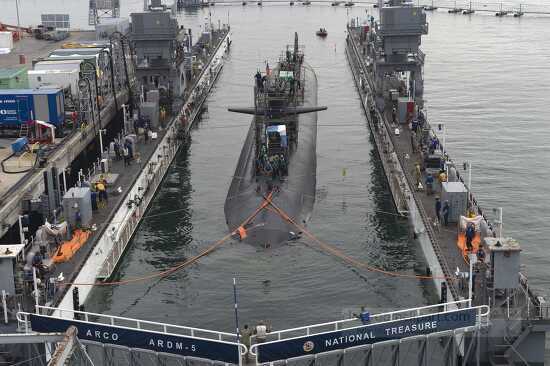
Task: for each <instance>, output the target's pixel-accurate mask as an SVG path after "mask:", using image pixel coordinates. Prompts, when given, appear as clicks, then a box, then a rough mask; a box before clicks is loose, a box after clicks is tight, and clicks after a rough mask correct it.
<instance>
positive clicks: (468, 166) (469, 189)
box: [463, 161, 472, 207]
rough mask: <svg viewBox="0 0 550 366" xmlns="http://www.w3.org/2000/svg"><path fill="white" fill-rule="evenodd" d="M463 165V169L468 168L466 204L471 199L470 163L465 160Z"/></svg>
mask: <svg viewBox="0 0 550 366" xmlns="http://www.w3.org/2000/svg"><path fill="white" fill-rule="evenodd" d="M463 167H464V170H466V169H468V204H470V203H471V199H472V163H471V162H470V161H465V162H464V165H463ZM470 207H471V205H470Z"/></svg>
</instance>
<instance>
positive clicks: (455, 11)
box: [448, 1, 464, 14]
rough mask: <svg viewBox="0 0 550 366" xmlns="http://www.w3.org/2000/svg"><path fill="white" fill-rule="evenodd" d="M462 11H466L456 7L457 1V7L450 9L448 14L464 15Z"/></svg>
mask: <svg viewBox="0 0 550 366" xmlns="http://www.w3.org/2000/svg"><path fill="white" fill-rule="evenodd" d="M462 10H464V9H462V8H457V7H456V1H455V7H454V8H452V9H449V11H448V13H449V14H458V13H462Z"/></svg>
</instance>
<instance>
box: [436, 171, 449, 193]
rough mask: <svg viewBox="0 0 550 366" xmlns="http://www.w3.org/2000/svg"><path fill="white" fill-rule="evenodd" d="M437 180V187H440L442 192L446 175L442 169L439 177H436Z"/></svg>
mask: <svg viewBox="0 0 550 366" xmlns="http://www.w3.org/2000/svg"><path fill="white" fill-rule="evenodd" d="M437 180H438V182H439V185H440V187H441V190H442V191H443V182H446V181H447V173H445V170H444V169H441V170H440V171H439V175H438V176H437Z"/></svg>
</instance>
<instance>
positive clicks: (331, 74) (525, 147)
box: [0, 0, 550, 331]
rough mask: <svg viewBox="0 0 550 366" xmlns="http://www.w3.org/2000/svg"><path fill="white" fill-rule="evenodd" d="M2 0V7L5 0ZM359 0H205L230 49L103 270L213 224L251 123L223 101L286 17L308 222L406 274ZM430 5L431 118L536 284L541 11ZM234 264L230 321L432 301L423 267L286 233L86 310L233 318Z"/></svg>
mask: <svg viewBox="0 0 550 366" xmlns="http://www.w3.org/2000/svg"><path fill="white" fill-rule="evenodd" d="M2 3H4V4H5V5H6V6H12V2H11V1H6V0H0V4H2ZM22 3H23V4H21V5H20V6H22V7H24V11H22V23H23V24H27V23H36V22H37V20H36V19H37V18H38V17H39V14H40V13H42V12H50V13H54V12H60V13H66V12H70V13H71V19H72V24H73V26H74V27H85V23H86V22H87V12H86V6H87V1H79V2H76V1H56V2H55V4H54V3H53V2H51V3H52V4H48V9H47V11H46V10H44V11H40V12H37V10H35V9H40V7H42V8H44V5H42V2H38V0H36V1H33V0H27V1H25V2H22ZM524 3H527V1H524ZM529 4H532V5H533V6H534V5H540V1H537V0H532V1H531V2H529ZM122 5H123V7H125V8H123V9H122V13H123V14H126V13H128V11H129V10H132V11H133V10H139V9H140V7H141V5H142V2H141V1H135V0H134V1H129V2H123V4H122ZM436 5H437V1H436ZM367 9H369V10H370V9H371V8H367ZM364 10H365V7H359V6H357V7H355V8H353V9H350V10H346V9H344V8H331V7H330V6H320V5H313V6H311V7H303V6H301V5H298V4H297V5H295V6H294V7H289V6H288V5H285V4H279V5H264V7H262V8H260V7H257V6H256V5H255V3H250V4H249V6H247V7H241V6H240V5H236V6H231V7H229V6H219V5H217V6H216V7H214V8H211V11H212V19H213V20H214V21H217V20H218V19H221V21H222V22H226V21H227V18H228V17H229V20H230V22H231V26H232V30H233V39H234V43H233V47H232V50H231V59H230V61H229V62H228V63H227V64H226V66H225V68H224V70H223V73H222V75H221V78H220V80H219V81H218V84H217V87H216V88H215V90H214V91H213V93H212V95H211V97H210V98H209V102H208V105H209V109H208V112H207V113H205V114H204V116H203V119H202V121H201V122H200V123H199V125H198V128H197V129H196V130H195V131H193V134H192V143H191V144H190V146H189V147H188V148H186V149H182V151H181V153H180V154H179V156H178V158H177V160H176V163H175V164H174V165H173V166H172V168H171V170H170V172H169V174H168V176H167V178H166V181H165V182H164V184H163V186H162V188H161V190H160V192H159V194H158V196H157V198H156V199H155V201H154V203H153V206H152V208H151V210H150V211H149V213H148V214H149V215H154V214H158V213H162V212H166V211H170V210H179V211H178V212H177V213H174V214H171V215H162V216H157V217H153V218H150V219H147V220H146V221H145V222H144V223H143V225H142V226H141V227H140V229H139V230H138V232H137V235H136V237H135V238H134V240H133V242H132V243H131V248H130V250H129V251H128V253H127V255H126V256H125V258H124V260H123V262H122V265H121V267H120V270H119V273H118V276H117V278H121V279H125V278H133V277H137V276H141V275H144V274H148V273H151V272H158V271H162V270H164V269H166V268H168V267H170V266H173V265H175V264H176V263H179V262H181V261H182V260H184V259H185V258H188V257H190V256H193V255H195V254H197V253H198V252H200V251H201V250H203V249H205V248H206V247H208V246H209V245H210V244H211V243H212V242H214V241H216V240H218V239H219V238H221V237H222V236H223V235H225V234H226V226H225V218H224V215H223V203H224V200H225V196H226V193H227V189H228V187H229V184H230V181H231V175H232V174H233V172H234V167H235V164H236V159H237V158H238V156H239V153H240V150H241V147H242V143H243V141H244V138H245V135H246V131H247V129H248V126H249V123H250V119H249V118H248V117H246V116H242V115H237V114H230V113H228V112H226V107H227V106H229V105H240V106H246V105H249V104H250V102H251V96H252V89H251V82H252V75H253V73H254V72H255V71H256V70H257V68H264V67H265V66H264V65H265V64H264V61H265V60H274V59H276V58H277V56H278V55H279V53H280V51H281V50H282V47H283V46H284V45H285V44H287V43H290V42H291V41H292V39H293V32H294V31H295V30H296V31H298V32H299V34H300V37H301V41H300V42H301V43H303V44H305V45H306V48H305V52H306V57H307V59H308V61H309V62H310V63H311V64H312V65H313V66H314V67H315V68H316V70H317V75H318V79H319V103H320V104H326V105H328V106H329V110H328V111H326V112H322V113H320V114H319V130H318V144H317V146H318V147H317V154H318V180H317V201H316V203H315V208H314V211H313V213H312V219H311V221H310V223H309V224H308V227H309V229H310V230H311V231H312V232H313V233H315V234H316V235H317V236H319V237H321V238H323V239H324V240H325V241H327V242H329V243H332V244H334V245H335V246H337V247H338V248H340V249H341V250H343V251H345V252H346V253H347V254H349V255H351V256H353V257H355V258H358V259H360V260H363V261H366V262H369V263H370V264H371V265H375V266H379V267H382V268H386V269H389V270H393V271H400V272H408V273H413V272H414V271H415V269H416V270H418V269H420V268H422V264H421V261H420V258H421V256H420V255H419V253H417V252H416V251H415V250H414V249H413V247H412V246H411V244H410V241H409V238H408V228H407V223H406V221H403V220H399V219H397V218H396V217H395V216H394V215H392V213H393V212H394V209H393V206H392V202H391V197H390V194H389V192H388V189H387V186H386V183H385V181H384V177H383V173H382V171H381V167H380V164H379V162H378V159H377V157H376V153H375V151H374V149H373V145H372V143H371V141H370V137H369V133H368V130H367V127H366V125H365V119H364V116H363V114H362V111H361V110H360V107H359V101H358V100H357V95H356V92H355V89H354V86H353V82H352V79H351V76H350V73H349V69H348V66H347V63H346V60H345V55H344V43H343V42H344V38H345V23H346V21H347V19H349V18H351V17H353V16H359V17H361V16H363V15H364V14H365V13H364ZM10 15H11V16H12V18H13V14H11V12H10ZM205 17H208V10H207V9H202V10H196V11H194V12H189V13H183V14H181V15H180V20H181V21H182V22H183V23H184V24H185V25H186V26H187V27H192V28H193V29H194V30H195V34H196V33H197V31H199V30H200V27H201V24H202V23H203V22H204V19H205ZM12 18H9V17H8V15H6V19H3V21H5V22H7V23H13V22H14V20H13V19H12ZM428 20H429V23H430V34H429V35H428V36H426V37H425V38H424V39H423V49H424V51H425V53H426V54H427V58H426V68H425V80H426V83H425V97H426V99H427V101H428V102H427V106H428V111H429V112H428V114H429V118H430V120H431V121H432V123H435V122H437V121H441V122H445V123H446V125H447V145H448V151H449V152H450V154H451V156H452V157H453V158H454V159H455V161H457V162H462V161H464V160H466V159H467V160H469V161H471V163H472V166H473V181H472V185H473V187H474V191H475V192H476V196H477V198H478V200H479V202H480V204H481V205H482V207H484V208H485V209H486V211H487V212H489V213H490V211H491V208H496V207H504V232H505V234H507V235H511V236H514V237H515V238H516V239H518V240H519V241H520V242H521V244H522V245H523V252H522V255H523V261H522V262H523V264H524V267H525V268H524V269H525V271H526V273H527V274H528V275H529V280H530V285H531V287H534V288H536V289H537V290H541V291H542V292H544V293H545V294H547V295H550V286H549V281H548V276H547V270H546V268H548V265H549V264H550V256H549V255H548V254H547V250H546V248H545V242H546V239H547V238H548V237H549V236H550V229H549V228H548V225H546V223H547V222H548V219H549V218H550V217H549V216H550V204H549V203H550V202H549V200H548V196H547V195H546V194H544V193H543V192H544V187H545V183H546V182H547V181H548V180H549V179H550V163H549V158H550V154H549V150H548V148H547V144H546V136H545V135H546V133H545V132H546V131H548V127H549V126H548V124H549V123H550V122H549V119H548V117H547V113H546V111H545V108H546V106H547V105H548V104H549V102H550V97H548V94H547V91H548V87H549V86H550V76H549V74H548V72H547V61H548V59H550V43H549V42H548V39H550V34H549V33H550V31H549V30H548V23H549V22H550V18H548V17H543V16H529V17H525V18H522V19H514V18H496V17H495V16H494V15H492V14H485V15H483V14H475V15H474V16H462V15H449V14H447V13H446V12H445V11H439V12H435V13H434V14H430V15H429V16H428ZM321 26H324V27H326V28H327V30H328V32H329V36H328V37H327V39H326V40H320V39H318V38H316V37H315V35H314V32H315V30H316V29H318V28H319V27H321ZM344 169H345V176H344V174H343V171H344ZM233 277H236V278H237V282H238V287H239V311H240V317H241V321H243V320H245V321H247V322H249V323H252V322H255V321H257V320H259V319H262V318H263V319H269V320H270V321H271V322H272V323H273V325H274V326H275V327H276V328H283V327H290V326H297V325H300V324H307V323H311V322H322V321H327V320H330V319H335V318H340V317H341V316H342V313H346V312H347V311H348V309H351V308H353V309H354V310H355V309H356V308H357V307H358V306H360V305H366V306H367V307H368V308H369V309H371V310H373V311H383V310H387V309H394V308H403V307H409V306H417V305H422V304H425V303H430V302H432V301H433V294H432V293H431V292H430V290H429V286H425V284H424V283H422V282H421V281H417V280H406V279H394V278H388V277H384V276H381V275H379V274H374V273H369V272H365V271H358V270H354V269H353V268H350V267H349V266H346V265H344V264H342V263H341V262H339V261H338V260H337V259H334V258H332V257H329V256H327V255H325V254H323V253H321V252H318V251H315V250H312V249H311V248H308V247H306V246H304V245H303V243H300V242H297V243H292V244H289V245H286V246H283V247H280V248H273V249H270V250H264V249H261V248H257V247H253V246H250V245H248V244H243V243H236V242H232V243H228V244H225V245H224V246H222V247H221V248H220V249H219V250H218V251H216V252H214V253H213V254H211V255H209V256H208V257H206V258H203V259H201V260H200V261H199V262H198V263H196V264H194V265H193V266H191V267H189V268H187V269H185V270H182V271H180V272H178V273H176V274H174V275H172V276H170V277H169V278H166V279H162V280H158V281H152V282H151V281H149V282H144V283H139V284H132V285H124V286H117V287H113V288H102V289H98V290H96V291H94V292H93V296H92V299H91V300H90V301H89V303H88V304H87V309H88V310H90V311H100V312H106V313H109V314H119V315H124V316H130V317H139V318H145V319H150V320H156V321H167V322H173V323H178V324H186V325H193V326H201V327H207V328H214V329H219V330H229V331H231V330H232V329H233V324H234V320H233V307H232V305H233V297H232V296H233V293H232V278H233Z"/></svg>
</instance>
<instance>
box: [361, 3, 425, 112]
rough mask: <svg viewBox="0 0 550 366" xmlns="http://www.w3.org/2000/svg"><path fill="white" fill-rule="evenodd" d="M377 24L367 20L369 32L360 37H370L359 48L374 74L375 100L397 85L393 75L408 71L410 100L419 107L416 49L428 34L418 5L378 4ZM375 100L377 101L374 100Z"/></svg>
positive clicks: (420, 80)
mask: <svg viewBox="0 0 550 366" xmlns="http://www.w3.org/2000/svg"><path fill="white" fill-rule="evenodd" d="M378 3H379V4H378V5H379V10H380V22H379V23H376V22H374V17H371V18H370V19H369V22H370V29H372V30H373V32H368V33H367V32H365V33H364V35H363V37H362V39H361V44H362V45H364V44H365V42H364V41H365V40H366V39H365V38H364V37H370V39H369V41H371V42H368V46H363V50H362V52H363V54H365V53H366V55H367V56H368V58H367V60H368V65H369V67H372V68H373V69H374V70H373V71H374V75H375V82H376V90H377V92H378V95H377V97H383V94H382V93H385V92H386V91H388V90H390V89H392V88H393V86H394V85H396V84H397V83H398V81H397V80H398V78H397V77H396V76H395V75H396V74H397V73H401V72H409V73H410V74H409V83H410V85H409V89H410V90H414V92H413V94H414V95H413V98H414V99H415V101H416V103H417V105H418V106H419V107H420V108H422V107H423V93H424V78H423V69H424V58H425V55H424V53H423V52H422V51H421V50H420V44H421V38H422V35H424V34H428V24H427V23H426V13H425V12H424V11H423V7H421V6H413V5H410V3H407V2H405V1H404V0H391V1H390V2H389V4H388V5H387V6H385V5H384V2H383V0H379V1H378ZM377 99H378V98H377Z"/></svg>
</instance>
